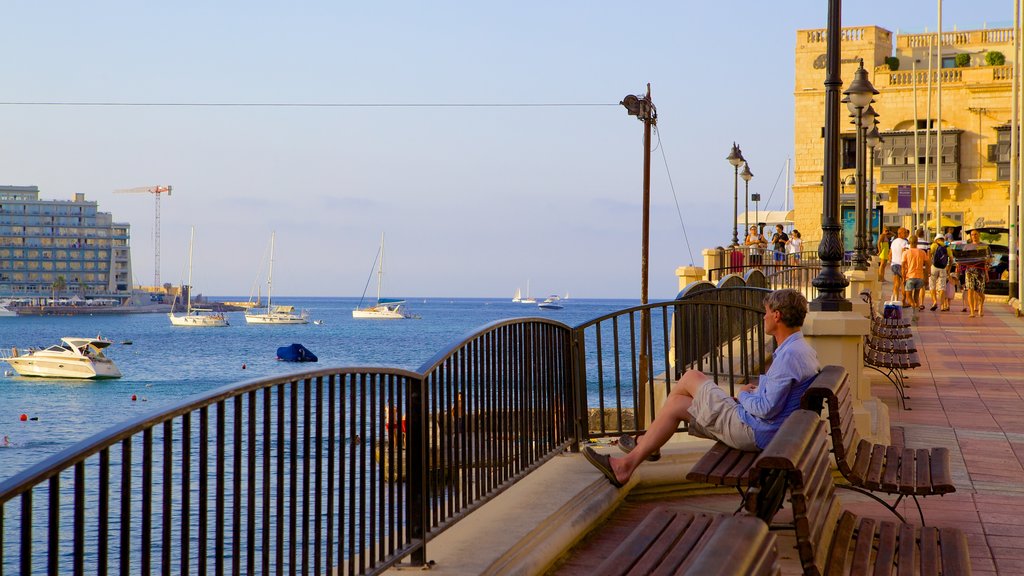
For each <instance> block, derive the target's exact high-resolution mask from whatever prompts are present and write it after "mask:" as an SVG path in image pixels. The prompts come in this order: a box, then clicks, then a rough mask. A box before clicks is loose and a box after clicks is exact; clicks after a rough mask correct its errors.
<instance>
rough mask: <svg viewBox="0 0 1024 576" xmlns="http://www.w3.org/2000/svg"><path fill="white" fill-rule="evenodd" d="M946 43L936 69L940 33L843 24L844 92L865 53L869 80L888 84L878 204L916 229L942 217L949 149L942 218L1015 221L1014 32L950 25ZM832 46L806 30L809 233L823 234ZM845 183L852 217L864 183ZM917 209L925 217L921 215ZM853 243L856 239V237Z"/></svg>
mask: <svg viewBox="0 0 1024 576" xmlns="http://www.w3.org/2000/svg"><path fill="white" fill-rule="evenodd" d="M942 44H943V46H942V53H941V67H938V66H937V65H936V64H935V62H936V59H935V57H934V56H933V58H932V62H933V64H932V66H931V69H929V66H928V61H929V58H928V55H929V45H931V48H930V49H931V51H932V52H931V53H932V54H933V55H937V54H938V46H937V39H936V35H935V34H934V33H931V34H900V35H895V34H893V33H892V32H890V31H889V30H886V29H884V28H879V27H877V26H861V27H851V28H843V30H842V43H841V45H842V50H841V61H842V64H841V70H842V72H841V77H842V79H843V82H844V87H843V89H844V90H845V89H846V87H847V86H849V83H850V82H851V81H852V80H853V74H854V71H855V70H856V69H857V67H858V64H859V62H860V60H861V59H863V61H864V67H865V68H866V69H867V70H868V72H869V79H870V80H871V83H872V84H874V86H875V89H877V90H878V91H879V94H878V95H877V96H875V103H874V104H872V106H873V107H874V109H875V112H876V113H877V114H878V115H879V117H878V121H879V124H878V129H879V133H880V134H881V136H882V138H883V142H882V143H881V145H880V146H878V147H876V148H875V151H874V163H875V170H874V185H875V190H874V191H875V194H874V201H875V202H876V205H877V206H880V207H881V209H882V211H883V224H884V225H885V226H888V227H896V226H900V225H902V226H907V227H908V228H909V227H911V226H912V225H913V224H915V223H917V222H928V221H929V220H932V219H933V218H934V217H935V214H936V196H935V180H936V169H937V166H936V163H937V161H938V159H939V157H940V155H941V159H942V164H941V191H940V192H941V194H942V196H941V202H942V204H941V205H942V216H943V219H942V222H944V223H945V224H946V225H951V224H954V223H955V224H956V225H959V226H962V230H969V229H971V228H976V227H982V226H998V227H1008V224H1007V222H1008V221H1009V204H1010V200H1009V198H1010V196H1009V194H1010V186H1009V184H1010V182H1009V180H1010V117H1011V108H1010V107H1011V87H1012V79H1013V77H1012V76H1013V70H1012V67H1011V59H1012V58H1013V57H1014V54H1013V29H1012V28H1004V29H991V30H971V31H954V32H943V33H942ZM825 46H826V37H825V30H823V29H821V30H798V31H797V41H796V74H795V77H796V86H795V97H794V101H795V115H794V116H795V126H794V136H795V142H794V164H795V185H794V186H793V196H794V208H795V210H794V225H795V227H796V228H797V229H799V230H801V231H806V232H805V233H804V237H805V239H808V240H819V239H820V236H821V219H820V214H821V208H822V178H823V174H824V158H823V156H824V138H823V135H824V122H825V87H824V81H825ZM993 52H998V53H1001V55H1002V57H1003V58H1005V62H1004V63H1003V64H999V65H995V64H989V63H987V62H986V56H987V55H989V54H990V53H993ZM887 57H888V61H887ZM988 60H989V62H993V61H996V62H998V61H999V60H1000V58H999V55H997V54H992V56H990V57H989V59H988ZM890 65H891V67H890ZM915 69H916V70H915ZM940 77H941V80H942V116H941V131H942V143H941V146H939V143H938V129H939V128H940V126H939V110H938V100H937V93H938V81H939V78H940ZM929 83H930V85H931V87H930V92H931V106H930V107H929ZM840 114H841V122H840V131H841V134H840V138H841V141H842V149H841V153H840V158H841V160H840V161H841V168H842V170H841V173H840V177H841V182H851V183H852V179H851V178H850V176H853V175H854V172H855V150H856V148H855V146H854V143H855V138H856V136H855V132H854V128H853V125H852V124H849V123H848V121H849V120H850V119H849V118H847V111H846V107H845V106H843V107H842V109H841V112H840ZM926 161H927V173H926V172H925V169H926V167H925V165H926ZM926 182H927V183H928V184H927V188H925V183H926ZM901 187H903V188H902V192H903V193H904V197H906V195H908V194H909V196H910V199H911V203H912V205H911V208H910V210H909V211H908V210H904V211H903V213H902V214H901V213H900V211H899V210H898V209H897V201H898V194H899V193H900V192H901ZM842 188H843V190H842V191H843V193H842V195H841V200H840V203H841V206H842V210H843V213H844V214H849V213H850V211H852V210H853V206H854V201H855V195H854V187H853V186H852V185H844V186H843V187H842ZM915 213H916V214H918V215H919V216H918V217H917V218H916V219H915V217H914V216H913V214H915ZM929 229H933V228H932V227H931V226H930V227H929ZM846 243H847V244H850V239H846Z"/></svg>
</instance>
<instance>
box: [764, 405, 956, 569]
mask: <svg viewBox="0 0 1024 576" xmlns="http://www.w3.org/2000/svg"><path fill="white" fill-rule="evenodd" d="M776 439H777V440H778V441H775V440H773V441H772V444H771V445H770V446H768V447H767V448H765V450H764V452H762V453H761V455H760V456H759V457H758V459H757V461H756V462H755V464H754V467H753V469H752V471H751V485H752V488H751V498H749V499H748V502H749V503H750V505H754V504H755V503H756V502H758V500H759V499H760V498H761V496H760V490H761V488H760V482H759V481H758V478H760V477H770V476H771V475H774V474H778V473H779V472H783V473H785V475H786V479H787V484H788V486H789V488H788V491H789V494H790V502H791V505H792V512H793V521H794V527H795V532H796V542H797V545H796V548H797V552H798V554H799V556H800V563H801V566H802V568H803V572H804V574H809V575H825V574H829V575H831V574H935V575H938V574H943V575H954V574H970V572H971V565H970V557H969V553H968V548H967V538H966V536H965V535H964V533H963V532H962V531H960V530H958V529H956V528H934V527H927V526H923V527H918V526H912V525H910V524H906V523H897V522H886V521H879V520H875V519H872V518H861V517H859V516H857V515H856V514H854V513H852V512H849V511H845V510H843V509H842V505H841V502H840V500H839V497H838V496H837V495H836V493H835V489H834V486H833V485H832V474H831V471H830V466H829V460H830V458H829V448H828V441H827V438H826V427H825V423H824V422H823V421H822V420H821V418H820V417H819V416H818V414H816V413H815V412H812V411H809V410H798V411H796V412H794V413H793V414H792V415H791V416H790V417H789V418H788V419H787V420H786V422H784V423H783V425H782V428H781V429H780V431H779V434H778V436H776Z"/></svg>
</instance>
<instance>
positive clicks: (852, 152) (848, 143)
mask: <svg viewBox="0 0 1024 576" xmlns="http://www.w3.org/2000/svg"><path fill="white" fill-rule="evenodd" d="M842 142H843V148H842V161H843V166H842V167H843V168H844V169H846V168H856V167H857V139H856V137H855V136H852V135H851V136H842Z"/></svg>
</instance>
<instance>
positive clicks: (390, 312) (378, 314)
mask: <svg viewBox="0 0 1024 576" xmlns="http://www.w3.org/2000/svg"><path fill="white" fill-rule="evenodd" d="M379 253H380V260H378V263H379V266H378V267H377V303H376V304H374V305H373V306H367V307H365V308H364V307H362V304H363V298H364V297H366V289H365V288H364V289H363V295H362V296H361V297H360V298H359V307H357V308H356V309H355V310H353V311H352V317H353V318H364V319H365V318H374V319H377V320H403V319H406V318H417V316H415V315H413V314H410V313H409V312H408V311H406V309H405V300H403V299H400V298H381V297H380V288H381V284H382V283H383V279H384V234H381V235H380V251H379ZM370 273H371V274H372V273H373V272H372V270H371V272H370ZM367 284H369V282H367Z"/></svg>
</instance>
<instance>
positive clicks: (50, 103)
mask: <svg viewBox="0 0 1024 576" xmlns="http://www.w3.org/2000/svg"><path fill="white" fill-rule="evenodd" d="M618 105H619V104H618V103H615V104H611V103H604V102H532V103H531V102H447V103H445V102H434V103H428V102H407V103H402V102H397V103H390V104H389V103H383V102H376V103H370V102H81V101H11V102H0V106H92V107H100V106H111V107H117V106H123V107H169V108H170V107H176V108H203V107H206V108H584V107H598V106H618Z"/></svg>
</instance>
